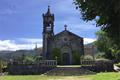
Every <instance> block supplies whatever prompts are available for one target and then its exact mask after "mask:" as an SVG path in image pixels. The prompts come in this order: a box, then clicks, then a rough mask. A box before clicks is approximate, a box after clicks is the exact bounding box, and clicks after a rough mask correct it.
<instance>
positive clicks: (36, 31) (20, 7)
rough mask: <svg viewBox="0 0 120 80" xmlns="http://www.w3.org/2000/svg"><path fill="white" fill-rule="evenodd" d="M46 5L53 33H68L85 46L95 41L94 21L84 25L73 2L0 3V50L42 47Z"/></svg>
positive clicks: (26, 0)
mask: <svg viewBox="0 0 120 80" xmlns="http://www.w3.org/2000/svg"><path fill="white" fill-rule="evenodd" d="M48 5H50V6H51V7H50V8H51V12H52V13H54V15H55V27H54V31H55V33H58V32H61V31H62V30H64V24H67V25H68V30H69V31H71V32H74V33H75V34H77V35H79V36H81V37H84V38H85V40H86V42H87V43H89V42H91V41H94V40H95V39H96V36H95V34H94V33H95V32H96V31H97V30H99V29H98V28H96V27H95V22H94V21H92V22H88V23H86V22H84V21H83V20H82V19H81V14H80V12H79V11H78V10H76V8H75V5H74V4H73V0H64V1H63V0H0V50H18V49H31V48H33V47H34V44H35V43H38V45H39V46H42V44H41V43H42V27H43V26H42V13H46V11H47V7H48Z"/></svg>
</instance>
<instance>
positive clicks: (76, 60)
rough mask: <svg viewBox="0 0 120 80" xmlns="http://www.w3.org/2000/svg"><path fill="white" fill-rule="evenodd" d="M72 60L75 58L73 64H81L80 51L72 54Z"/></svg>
mask: <svg viewBox="0 0 120 80" xmlns="http://www.w3.org/2000/svg"><path fill="white" fill-rule="evenodd" d="M72 55H73V56H72V58H73V64H80V57H81V55H80V53H79V52H78V51H73V54H72Z"/></svg>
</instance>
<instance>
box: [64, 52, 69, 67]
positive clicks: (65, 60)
mask: <svg viewBox="0 0 120 80" xmlns="http://www.w3.org/2000/svg"><path fill="white" fill-rule="evenodd" d="M62 62H63V65H69V64H70V55H69V53H63V57H62Z"/></svg>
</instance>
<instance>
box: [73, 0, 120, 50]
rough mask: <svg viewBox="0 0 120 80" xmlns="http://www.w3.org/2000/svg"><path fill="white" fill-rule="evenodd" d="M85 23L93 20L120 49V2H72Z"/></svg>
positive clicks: (94, 0)
mask: <svg viewBox="0 0 120 80" xmlns="http://www.w3.org/2000/svg"><path fill="white" fill-rule="evenodd" d="M74 3H75V5H76V8H77V9H79V10H80V11H81V14H82V18H83V20H85V21H91V20H95V21H96V24H97V26H100V27H101V29H102V30H103V31H105V32H106V33H107V34H108V36H109V37H110V38H111V40H113V42H114V44H116V45H117V48H118V49H120V42H119V41H120V22H119V21H120V0H74Z"/></svg>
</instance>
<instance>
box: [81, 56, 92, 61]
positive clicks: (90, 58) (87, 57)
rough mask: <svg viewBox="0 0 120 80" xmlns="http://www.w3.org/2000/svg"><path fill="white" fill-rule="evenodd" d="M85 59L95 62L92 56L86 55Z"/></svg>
mask: <svg viewBox="0 0 120 80" xmlns="http://www.w3.org/2000/svg"><path fill="white" fill-rule="evenodd" d="M83 59H84V60H93V57H92V56H90V55H86V56H84V58H83Z"/></svg>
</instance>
